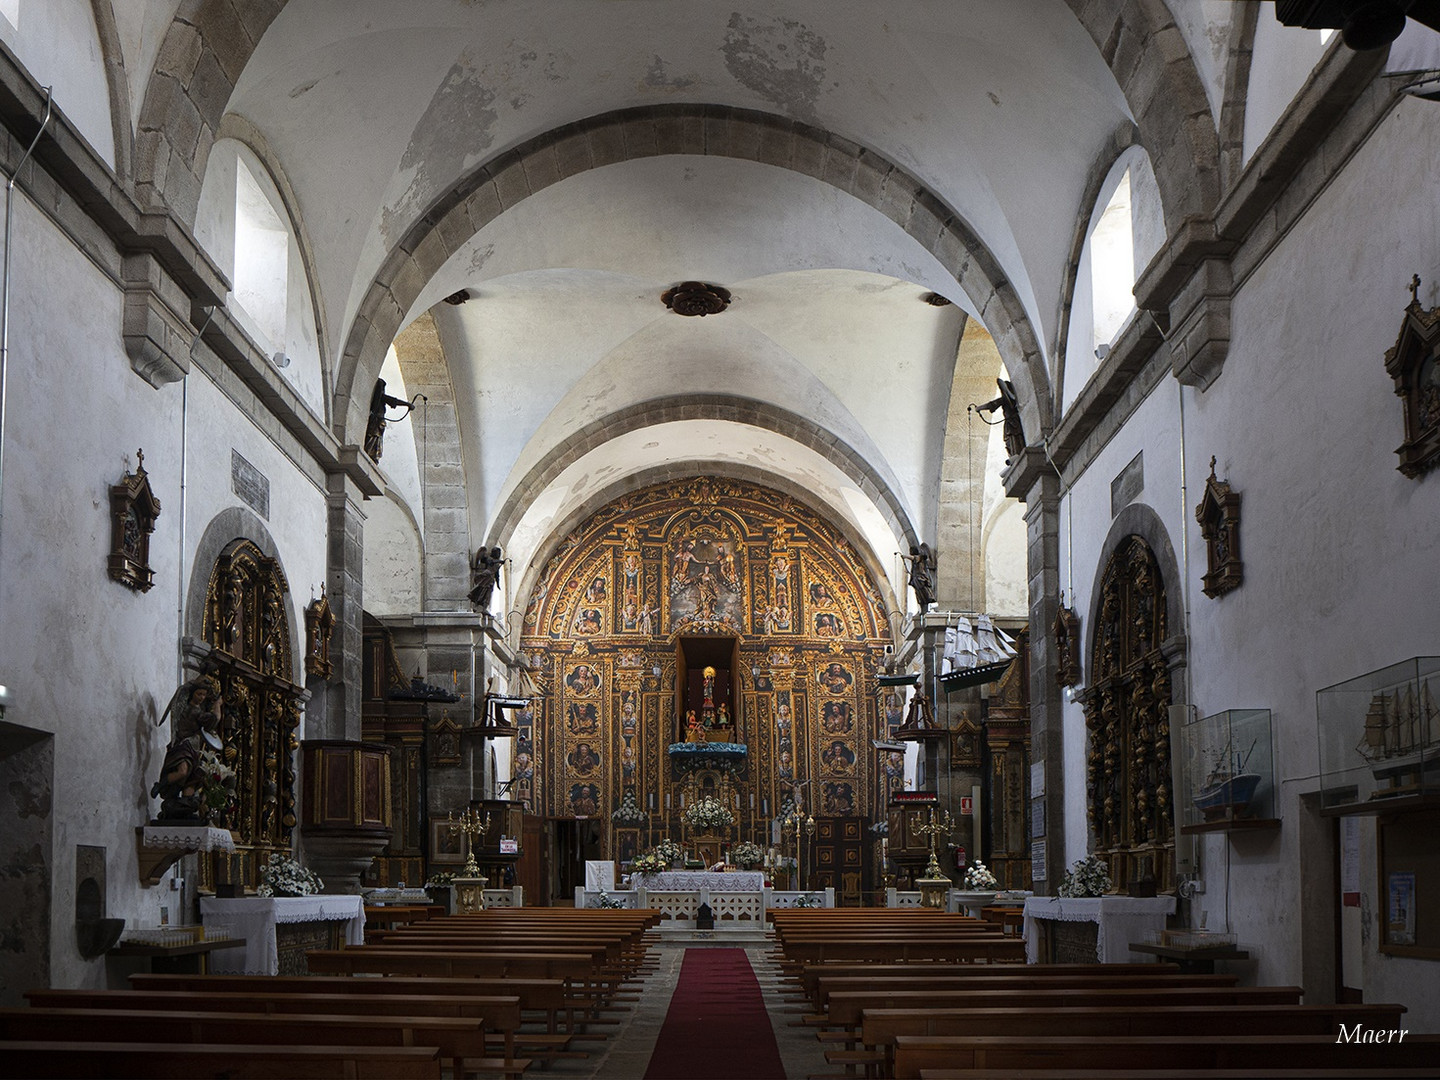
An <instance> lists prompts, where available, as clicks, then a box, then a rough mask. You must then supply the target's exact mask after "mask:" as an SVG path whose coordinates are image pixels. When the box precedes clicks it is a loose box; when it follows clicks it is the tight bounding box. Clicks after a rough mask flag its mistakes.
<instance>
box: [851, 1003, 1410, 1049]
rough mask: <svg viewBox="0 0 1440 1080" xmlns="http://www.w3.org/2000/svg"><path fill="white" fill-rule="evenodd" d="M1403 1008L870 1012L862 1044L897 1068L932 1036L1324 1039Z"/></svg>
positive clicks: (1394, 1021) (1396, 1020)
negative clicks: (896, 1061)
mask: <svg viewBox="0 0 1440 1080" xmlns="http://www.w3.org/2000/svg"><path fill="white" fill-rule="evenodd" d="M1404 1012H1405V1007H1404V1006H1403V1005H1394V1004H1390V1005H1385V1004H1377V1005H1263V1006H1257V1005H1213V1004H1212V1005H1160V1006H1156V1005H1152V1006H1149V1007H1148V1008H1144V1009H1135V1008H1132V1007H1129V1006H1122V1007H1118V1008H1117V1007H1113V1006H1112V1007H1108V1008H1106V1007H1083V1006H1077V1007H1074V1008H1058V1009H1037V1008H1033V1007H1030V1006H1025V1007H1020V1008H1006V1009H994V1008H976V1009H933V1010H925V1009H865V1010H864V1011H863V1012H862V1014H861V1017H862V1019H861V1029H860V1040H859V1041H860V1042H861V1043H863V1044H864V1045H865V1046H867V1047H870V1048H874V1049H878V1050H881V1051H884V1053H883V1055H882V1060H884V1061H892V1060H893V1051H894V1046H895V1040H896V1039H898V1038H899V1037H901V1036H927V1035H945V1036H949V1035H978V1034H981V1033H983V1034H985V1035H1006V1036H1041V1035H1050V1036H1061V1035H1094V1036H1112V1035H1114V1036H1119V1035H1169V1036H1182V1035H1211V1034H1215V1033H1217V1032H1224V1033H1225V1034H1227V1035H1325V1034H1329V1035H1331V1036H1334V1035H1335V1034H1336V1032H1338V1031H1339V1025H1340V1024H1342V1023H1344V1024H1355V1023H1361V1024H1364V1025H1365V1026H1366V1027H1367V1028H1384V1029H1387V1030H1389V1029H1392V1028H1400V1027H1402V1026H1403V1025H1402V1024H1401V1022H1400V1018H1401V1015H1402V1014H1403V1013H1404Z"/></svg>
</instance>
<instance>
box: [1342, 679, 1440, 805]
mask: <svg viewBox="0 0 1440 1080" xmlns="http://www.w3.org/2000/svg"><path fill="white" fill-rule="evenodd" d="M1355 749H1356V750H1357V751H1358V752H1359V754H1360V756H1361V757H1363V758H1364V759H1365V760H1366V761H1368V762H1370V771H1371V772H1373V773H1374V774H1375V779H1376V780H1381V781H1384V782H1385V786H1384V787H1381V788H1378V789H1377V790H1376V791H1374V792H1373V793H1372V794H1371V796H1370V797H1371V798H1372V799H1388V798H1393V797H1395V796H1397V795H1413V794H1416V793H1417V792H1419V791H1420V789H1421V787H1422V784H1424V783H1425V782H1426V781H1425V774H1426V773H1432V774H1433V773H1437V772H1440V709H1437V708H1436V707H1435V699H1434V698H1433V697H1432V696H1431V694H1430V684H1429V683H1428V682H1425V683H1421V684H1420V692H1419V694H1416V693H1415V688H1414V687H1413V686H1406V687H1404V688H1403V689H1401V690H1396V691H1394V692H1392V693H1388V694H1387V693H1386V692H1385V691H1383V690H1380V691H1377V692H1376V694H1375V696H1374V697H1373V698H1371V699H1370V708H1369V709H1368V710H1367V711H1366V713H1365V736H1364V738H1362V739H1361V740H1360V744H1359V745H1358V746H1356V747H1355ZM1429 784H1430V785H1431V786H1440V777H1436V776H1431V778H1430V780H1429Z"/></svg>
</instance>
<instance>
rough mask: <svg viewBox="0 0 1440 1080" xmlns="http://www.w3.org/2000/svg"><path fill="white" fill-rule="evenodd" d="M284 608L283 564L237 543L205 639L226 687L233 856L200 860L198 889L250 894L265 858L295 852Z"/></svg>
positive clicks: (220, 562) (219, 571)
mask: <svg viewBox="0 0 1440 1080" xmlns="http://www.w3.org/2000/svg"><path fill="white" fill-rule="evenodd" d="M288 600H289V588H288V586H287V584H286V581H285V575H284V574H283V573H282V572H281V570H280V566H279V563H277V562H276V561H275V560H274V559H272V558H270V557H269V556H267V555H265V554H264V553H263V552H262V551H261V550H260V549H259V548H258V547H256V546H255V544H254V543H252V542H251V541H249V540H236V541H234V542H232V543H231V544H230V545H229V546H228V547H226V549H225V551H224V552H222V554H221V555H220V557H219V558H218V559H217V560H216V561H215V566H214V567H213V569H212V570H211V574H210V581H209V584H208V586H207V588H206V591H205V615H204V622H203V630H202V633H203V636H204V639H205V641H206V642H207V643H209V645H210V646H211V652H210V654H209V659H208V664H209V665H210V667H211V668H212V669H213V673H214V675H215V677H216V678H217V679H219V681H220V688H221V701H222V706H221V736H222V739H223V741H224V744H225V749H224V756H225V759H226V761H227V763H228V764H229V765H230V766H231V767H232V768H233V769H234V770H235V774H236V775H235V796H236V801H235V809H234V811H233V814H232V815H231V817H230V819H229V820H227V821H225V822H224V823H223V824H224V825H225V827H227V828H229V829H230V830H231V832H232V833H233V834H234V836H235V847H236V853H235V855H233V856H229V857H227V858H225V861H224V863H223V864H220V863H217V860H216V858H215V857H213V856H212V857H211V858H210V859H208V860H205V861H203V862H202V875H201V876H202V880H201V885H202V887H208V886H211V885H213V884H215V883H216V882H217V881H227V882H232V883H236V884H241V885H244V886H245V887H246V888H252V887H254V885H255V884H256V883H257V880H258V872H259V867H260V866H261V865H263V864H264V862H265V859H266V857H267V856H268V853H269V852H270V851H272V850H282V851H288V849H289V847H290V842H291V836H292V833H293V831H294V828H295V824H296V804H295V786H296V776H295V750H296V748H297V746H298V743H297V740H296V733H297V731H298V729H299V727H300V708H301V703H302V702H303V701H304V699H305V690H304V688H303V687H301V686H299V685H297V684H296V683H295V682H294V681H292V678H291V673H292V672H293V671H294V667H293V662H294V661H293V654H292V652H291V642H290V623H289V619H288V618H287V616H286V607H287V604H288ZM217 875H218V876H217Z"/></svg>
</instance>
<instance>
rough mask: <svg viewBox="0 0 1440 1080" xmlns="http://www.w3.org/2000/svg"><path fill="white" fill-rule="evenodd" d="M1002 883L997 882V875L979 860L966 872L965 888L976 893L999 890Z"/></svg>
mask: <svg viewBox="0 0 1440 1080" xmlns="http://www.w3.org/2000/svg"><path fill="white" fill-rule="evenodd" d="M999 887H1000V882H998V881H996V880H995V875H994V874H992V873H991V872H990V868H989V867H988V866H986V865H985V864H984V863H983V862H981V861H980V860H979V859H976V860H975V861H974V862H973V863H971V864H970V866H969V868H968V869H967V870H966V871H965V888H967V889H971V890H973V891H975V892H984V891H987V890H989V889H998V888H999Z"/></svg>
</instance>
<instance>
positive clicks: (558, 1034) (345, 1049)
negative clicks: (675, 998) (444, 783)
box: [0, 909, 659, 1080]
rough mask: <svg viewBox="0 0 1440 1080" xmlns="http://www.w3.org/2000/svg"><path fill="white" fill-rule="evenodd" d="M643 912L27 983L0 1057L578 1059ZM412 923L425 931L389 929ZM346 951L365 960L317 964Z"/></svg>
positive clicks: (21, 1064) (82, 1069) (162, 1065)
mask: <svg viewBox="0 0 1440 1080" xmlns="http://www.w3.org/2000/svg"><path fill="white" fill-rule="evenodd" d="M658 918H659V916H658V913H655V912H644V911H642V912H635V911H626V912H609V911H573V910H562V909H553V910H552V909H506V910H504V911H497V912H482V913H477V914H475V915H466V916H455V917H447V918H438V919H428V920H423V921H417V922H413V923H407V924H405V926H404V928H403V929H397V930H395V931H387V932H386V933H385V936H386V937H389V935H391V934H395V933H399V934H401V935H402V937H401V938H400V939H399V940H396V939H394V938H390V939H389V940H388V941H382V942H381V943H377V944H375V945H369V944H367V945H363V946H357V947H354V948H352V949H345V950H339V951H338V952H337V953H336V954H331V953H329V952H316V953H311V954H309V956H310V960H311V966H312V970H317V969H318V970H327V969H329V970H337V969H339V970H347V971H348V972H352V973H347V974H343V975H318V974H317V975H312V976H308V977H303V976H302V977H286V976H264V975H256V976H246V975H136V976H133V977H132V979H131V986H132V989H130V990H113V991H107V990H34V991H31V992H30V993H28V994H27V995H26V997H27V999H28V1001H29V1003H30V1006H29V1007H28V1008H23V1009H7V1010H0V1041H3V1046H0V1054H3V1056H4V1060H5V1062H6V1069H5V1073H6V1074H7V1075H17V1076H22V1075H36V1076H39V1075H59V1076H76V1077H83V1076H105V1077H131V1076H134V1077H176V1078H179V1077H185V1078H186V1080H190V1078H196V1077H200V1078H203V1077H221V1076H224V1077H236V1078H245V1077H254V1078H257V1080H261V1078H264V1080H270V1078H273V1077H282V1076H284V1077H289V1076H301V1075H303V1076H306V1077H307V1078H314V1080H326V1078H329V1077H332V1076H333V1077H344V1078H347V1080H369V1078H372V1077H374V1078H389V1077H396V1078H399V1080H408V1078H410V1077H417V1078H425V1080H431V1078H434V1080H439V1078H440V1077H441V1069H442V1066H443V1067H444V1068H445V1069H446V1070H447V1071H448V1073H449V1075H452V1076H453V1077H455V1078H457V1080H458V1078H460V1077H466V1076H471V1075H475V1074H487V1075H501V1076H507V1077H513V1076H518V1075H519V1074H521V1073H523V1072H524V1071H525V1070H526V1069H527V1068H528V1067H529V1066H530V1065H531V1063H532V1061H534V1060H536V1059H541V1060H550V1059H554V1058H558V1057H585V1056H587V1052H586V1051H584V1050H582V1049H579V1048H578V1047H577V1044H579V1043H581V1042H584V1041H587V1040H590V1041H593V1040H598V1039H603V1038H605V1037H606V1035H605V1033H604V1032H599V1031H593V1030H591V1029H592V1028H594V1027H595V1026H597V1025H598V1026H603V1025H604V1024H606V1023H614V1022H617V1021H614V1020H610V1019H608V1018H607V1017H606V1016H605V1015H604V1014H605V1013H606V1012H609V1011H615V1010H616V1009H618V1008H623V1007H624V1006H623V1005H620V1004H618V1002H619V1001H620V999H621V998H622V996H623V994H622V988H623V987H624V985H625V983H626V982H628V981H630V980H632V979H634V978H637V977H639V976H641V975H643V974H644V973H645V972H646V971H647V970H648V965H647V962H646V959H645V954H646V949H647V947H648V937H647V935H648V933H649V931H650V930H651V929H652V928H653V927H654V925H655V923H656V922H657V921H658ZM420 927H427V928H430V930H429V932H427V933H426V934H425V935H424V936H421V937H407V936H404V935H406V934H407V933H408V932H410V931H418V930H419V928H420ZM517 942H523V945H520V944H516V943H517ZM347 953H351V954H356V955H357V956H359V955H366V956H369V957H370V961H369V962H367V963H365V964H360V965H354V966H350V967H348V968H347V966H346V965H330V964H329V962H328V961H327V959H326V958H327V957H329V956H331V955H344V954H347ZM432 954H443V955H446V956H449V957H452V958H457V959H458V960H459V961H460V962H459V963H457V964H454V965H451V966H450V967H448V968H445V969H443V970H440V971H439V972H438V973H436V974H429V973H428V972H422V973H420V974H416V973H415V972H414V970H413V969H414V967H415V965H414V964H413V963H411V962H409V961H407V960H406V959H404V958H405V957H406V956H409V955H432ZM493 956H517V957H532V956H541V957H544V958H546V959H548V960H549V961H551V962H552V963H551V965H550V966H549V967H546V968H545V969H544V972H545V973H544V974H543V975H540V976H535V977H530V976H517V975H512V974H511V968H510V967H509V966H508V962H507V963H506V964H502V966H501V972H500V973H499V974H489V973H488V971H489V969H488V968H486V967H485V966H484V964H483V963H481V961H482V960H483V959H484V958H487V957H493ZM397 958H398V959H397ZM467 958H470V959H474V960H475V961H476V963H475V964H474V965H472V966H471V967H468V968H467V966H466V964H465V962H464V961H465V960H466V959H467ZM562 958H563V959H562ZM391 960H394V962H393V963H392V962H390V961H391ZM421 966H424V965H421ZM362 973H363V974H362ZM369 976H382V977H369Z"/></svg>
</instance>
